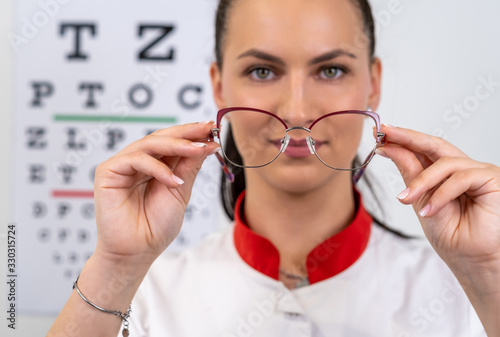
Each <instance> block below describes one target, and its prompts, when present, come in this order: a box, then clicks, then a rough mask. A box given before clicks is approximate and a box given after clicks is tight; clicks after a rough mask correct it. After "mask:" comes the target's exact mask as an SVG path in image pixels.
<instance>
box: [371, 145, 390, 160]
mask: <svg viewBox="0 0 500 337" xmlns="http://www.w3.org/2000/svg"><path fill="white" fill-rule="evenodd" d="M375 153H376V154H378V155H379V156H381V157H384V158H389V156H388V155H387V153H386V152H385V151H384V150H383V149H380V148H378V149H376V150H375ZM389 159H390V158H389Z"/></svg>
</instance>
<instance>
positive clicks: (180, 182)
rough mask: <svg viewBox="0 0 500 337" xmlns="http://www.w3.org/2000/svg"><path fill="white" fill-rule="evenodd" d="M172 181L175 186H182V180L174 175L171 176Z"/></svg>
mask: <svg viewBox="0 0 500 337" xmlns="http://www.w3.org/2000/svg"><path fill="white" fill-rule="evenodd" d="M172 180H173V181H175V182H176V183H177V184H179V185H182V184H184V180H182V179H181V178H179V177H178V176H176V175H175V174H172Z"/></svg>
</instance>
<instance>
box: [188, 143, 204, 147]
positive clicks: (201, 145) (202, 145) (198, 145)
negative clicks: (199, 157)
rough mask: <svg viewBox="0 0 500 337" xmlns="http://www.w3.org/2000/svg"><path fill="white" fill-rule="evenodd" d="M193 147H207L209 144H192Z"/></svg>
mask: <svg viewBox="0 0 500 337" xmlns="http://www.w3.org/2000/svg"><path fill="white" fill-rule="evenodd" d="M191 145H193V146H196V147H207V144H205V143H191Z"/></svg>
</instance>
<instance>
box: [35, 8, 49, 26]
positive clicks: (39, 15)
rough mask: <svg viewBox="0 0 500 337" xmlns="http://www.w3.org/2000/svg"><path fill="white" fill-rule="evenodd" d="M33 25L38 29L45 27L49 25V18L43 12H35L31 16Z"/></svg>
mask: <svg viewBox="0 0 500 337" xmlns="http://www.w3.org/2000/svg"><path fill="white" fill-rule="evenodd" d="M40 19H41V20H40ZM33 23H34V24H35V25H36V26H37V27H40V28H41V27H45V26H47V24H48V23H49V16H48V15H47V14H46V13H45V12H42V11H39V12H36V13H35V14H34V15H33Z"/></svg>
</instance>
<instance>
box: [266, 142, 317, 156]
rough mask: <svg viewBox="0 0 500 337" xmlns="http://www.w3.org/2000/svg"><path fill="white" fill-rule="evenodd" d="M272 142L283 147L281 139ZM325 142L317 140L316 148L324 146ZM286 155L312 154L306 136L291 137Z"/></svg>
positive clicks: (278, 146)
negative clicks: (301, 137)
mask: <svg viewBox="0 0 500 337" xmlns="http://www.w3.org/2000/svg"><path fill="white" fill-rule="evenodd" d="M272 143H273V144H274V145H275V146H276V147H277V148H278V149H280V148H281V139H275V140H273V141H272ZM324 143H325V142H322V141H316V145H315V148H316V150H317V149H318V148H319V147H320V146H322V145H323V144H324ZM284 154H285V155H287V156H288V157H291V158H305V157H308V156H310V155H311V151H309V147H308V146H307V141H306V139H305V138H303V139H293V138H292V139H290V141H289V142H288V146H287V147H286V150H285V152H284Z"/></svg>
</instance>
